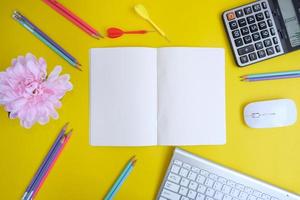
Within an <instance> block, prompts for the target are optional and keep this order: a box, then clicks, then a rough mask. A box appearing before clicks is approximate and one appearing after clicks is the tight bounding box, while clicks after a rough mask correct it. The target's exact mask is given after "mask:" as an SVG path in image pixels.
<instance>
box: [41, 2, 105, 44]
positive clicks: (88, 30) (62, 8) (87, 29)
mask: <svg viewBox="0 0 300 200" xmlns="http://www.w3.org/2000/svg"><path fill="white" fill-rule="evenodd" d="M43 1H44V3H46V4H47V5H48V6H50V7H51V8H52V9H53V10H55V11H56V12H58V13H59V14H61V15H62V16H63V17H65V18H66V19H67V20H69V21H70V22H72V23H73V24H74V25H76V26H77V27H79V28H80V29H82V30H83V31H85V32H86V33H87V34H89V35H90V36H92V37H94V38H96V39H99V38H100V37H102V36H101V35H100V34H99V32H98V31H97V30H95V29H94V28H93V27H91V26H90V25H89V24H88V23H86V22H85V21H83V20H82V19H81V18H79V17H78V16H77V15H75V14H74V13H73V12H72V11H70V10H69V9H67V8H66V7H65V6H63V5H62V4H60V3H59V2H57V1H55V0H43ZM102 38H103V37H102Z"/></svg>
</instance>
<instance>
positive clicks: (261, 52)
mask: <svg viewBox="0 0 300 200" xmlns="http://www.w3.org/2000/svg"><path fill="white" fill-rule="evenodd" d="M257 55H258V57H259V58H263V57H266V52H265V50H260V51H258V52H257Z"/></svg>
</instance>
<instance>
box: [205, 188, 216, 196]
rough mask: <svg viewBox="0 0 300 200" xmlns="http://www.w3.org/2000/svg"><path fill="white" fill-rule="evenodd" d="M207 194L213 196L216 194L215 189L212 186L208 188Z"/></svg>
mask: <svg viewBox="0 0 300 200" xmlns="http://www.w3.org/2000/svg"><path fill="white" fill-rule="evenodd" d="M205 194H206V195H207V196H210V197H213V196H214V194H215V190H214V189H212V188H207V190H206V193H205Z"/></svg>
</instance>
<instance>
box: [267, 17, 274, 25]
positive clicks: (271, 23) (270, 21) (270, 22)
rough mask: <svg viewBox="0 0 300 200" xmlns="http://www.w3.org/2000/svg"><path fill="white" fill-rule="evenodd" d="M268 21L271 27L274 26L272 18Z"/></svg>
mask: <svg viewBox="0 0 300 200" xmlns="http://www.w3.org/2000/svg"><path fill="white" fill-rule="evenodd" d="M267 22H268V25H269V27H272V26H273V22H272V20H271V19H268V20H267Z"/></svg>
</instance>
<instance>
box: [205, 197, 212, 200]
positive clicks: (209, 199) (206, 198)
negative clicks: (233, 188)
mask: <svg viewBox="0 0 300 200" xmlns="http://www.w3.org/2000/svg"><path fill="white" fill-rule="evenodd" d="M205 200H214V199H213V198H211V197H205Z"/></svg>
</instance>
